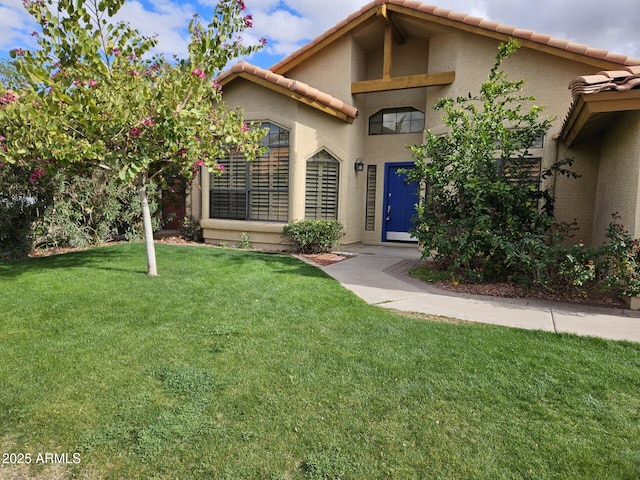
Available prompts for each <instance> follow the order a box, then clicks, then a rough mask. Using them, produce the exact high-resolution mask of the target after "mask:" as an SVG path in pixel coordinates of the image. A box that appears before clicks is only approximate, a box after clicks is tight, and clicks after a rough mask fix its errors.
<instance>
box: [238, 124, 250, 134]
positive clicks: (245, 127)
mask: <svg viewBox="0 0 640 480" xmlns="http://www.w3.org/2000/svg"><path fill="white" fill-rule="evenodd" d="M240 131H241V132H243V133H244V132H248V131H249V125H247V123H246V122H243V123H242V127H240Z"/></svg>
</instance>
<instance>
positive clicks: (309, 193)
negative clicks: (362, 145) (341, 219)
mask: <svg viewBox="0 0 640 480" xmlns="http://www.w3.org/2000/svg"><path fill="white" fill-rule="evenodd" d="M339 179H340V162H339V161H338V160H336V158H335V157H333V155H331V154H330V153H329V152H327V151H326V150H322V151H320V152H318V153H317V154H315V155H314V156H313V157H312V158H310V159H309V160H307V184H306V189H305V218H307V219H313V220H320V219H321V220H337V219H338V183H339Z"/></svg>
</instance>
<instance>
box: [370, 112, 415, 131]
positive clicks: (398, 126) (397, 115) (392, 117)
mask: <svg viewBox="0 0 640 480" xmlns="http://www.w3.org/2000/svg"><path fill="white" fill-rule="evenodd" d="M423 131H424V112H421V111H420V110H416V109H415V108H412V107H405V108H387V109H384V110H380V111H379V112H378V113H376V114H375V115H372V116H371V117H369V135H394V134H398V133H422V132H423Z"/></svg>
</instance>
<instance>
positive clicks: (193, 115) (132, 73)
mask: <svg viewBox="0 0 640 480" xmlns="http://www.w3.org/2000/svg"><path fill="white" fill-rule="evenodd" d="M123 3H124V0H58V1H57V2H54V0H46V1H44V0H25V1H24V6H25V8H26V9H27V10H28V11H29V13H30V14H31V15H32V16H33V17H35V19H36V21H37V23H38V24H39V25H40V27H41V30H42V31H41V33H38V32H34V35H35V36H38V44H39V48H38V49H36V50H34V51H28V50H22V49H16V50H13V51H12V52H11V57H12V58H14V59H15V62H14V64H15V66H16V68H17V70H18V72H19V73H20V74H21V75H22V76H23V77H24V78H25V82H24V84H23V85H22V86H21V87H20V88H16V89H12V90H11V89H6V88H3V87H0V88H3V89H2V90H0V162H5V163H9V164H19V165H25V166H27V167H29V168H30V169H31V175H30V181H32V182H37V181H39V179H40V178H41V177H43V176H44V175H47V173H48V172H52V171H54V170H56V169H70V170H72V171H75V172H79V173H87V172H90V171H92V170H93V169H95V168H101V169H103V170H105V171H107V172H109V173H110V174H112V175H113V176H114V177H115V178H119V179H120V180H121V181H124V182H130V183H132V184H134V185H136V187H137V190H138V194H139V196H140V201H141V204H142V211H143V212H142V213H143V219H144V232H145V240H146V246H147V265H148V274H149V275H157V268H156V260H155V249H154V244H153V232H152V228H151V217H150V214H149V208H148V201H147V186H148V185H149V184H150V183H151V182H155V181H159V180H160V179H161V178H162V176H163V174H165V173H166V172H168V171H171V172H175V171H176V170H177V171H179V172H181V174H182V175H184V176H185V177H186V178H193V177H194V175H195V174H196V172H197V171H198V170H199V168H200V167H206V168H207V169H208V170H209V171H211V172H214V173H217V174H222V173H223V168H222V166H221V165H219V164H218V163H217V161H216V159H218V158H221V157H224V156H225V155H227V154H228V153H229V152H230V151H238V150H241V151H242V152H243V154H244V155H245V156H246V157H247V159H249V160H251V159H254V158H255V157H256V156H257V155H259V154H260V153H261V152H262V148H263V147H262V146H261V144H260V139H261V137H262V136H263V135H264V132H263V131H262V130H260V129H258V128H250V127H249V126H248V125H247V124H245V123H244V121H243V114H242V111H241V110H240V109H230V108H229V107H227V106H226V105H224V104H223V103H222V92H221V89H220V87H219V85H217V84H215V82H212V81H211V80H210V78H212V77H213V76H214V75H215V74H217V73H218V72H219V70H220V69H221V68H222V67H224V66H225V65H226V64H227V62H228V61H229V60H231V59H232V58H235V57H238V56H241V55H246V54H249V53H251V52H253V51H256V50H257V49H258V48H260V45H258V46H249V47H247V46H244V45H243V44H242V41H241V38H240V37H239V36H238V34H239V33H240V32H242V31H243V30H245V29H246V28H248V27H250V26H251V22H252V19H251V16H250V15H248V14H247V13H246V6H245V4H244V2H243V1H242V0H220V1H219V2H218V3H217V5H216V7H215V10H214V14H213V17H212V20H211V22H210V23H209V24H207V25H203V24H202V23H201V22H200V20H199V18H198V17H197V16H196V17H194V18H193V19H192V20H191V22H190V23H189V32H190V34H191V42H190V44H189V58H188V60H178V59H173V61H167V59H166V58H165V57H164V56H163V55H155V56H151V54H150V52H151V50H152V49H153V48H154V47H155V45H156V40H155V39H154V38H149V37H143V36H141V35H140V34H139V33H138V32H137V31H136V30H135V29H132V28H131V27H130V26H129V25H127V24H125V23H122V22H121V23H113V22H112V21H111V17H112V16H113V15H114V14H115V13H116V12H117V11H118V10H119V9H120V7H121V6H122V5H123ZM261 43H262V44H264V41H262V42H261ZM0 168H1V165H0Z"/></svg>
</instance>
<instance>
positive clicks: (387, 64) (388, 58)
mask: <svg viewBox="0 0 640 480" xmlns="http://www.w3.org/2000/svg"><path fill="white" fill-rule="evenodd" d="M384 6H385V7H386V5H384ZM383 55H384V60H383V61H382V78H384V79H385V80H389V79H390V78H391V66H392V65H393V32H392V30H391V26H389V25H387V26H386V27H385V29H384V54H383Z"/></svg>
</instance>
